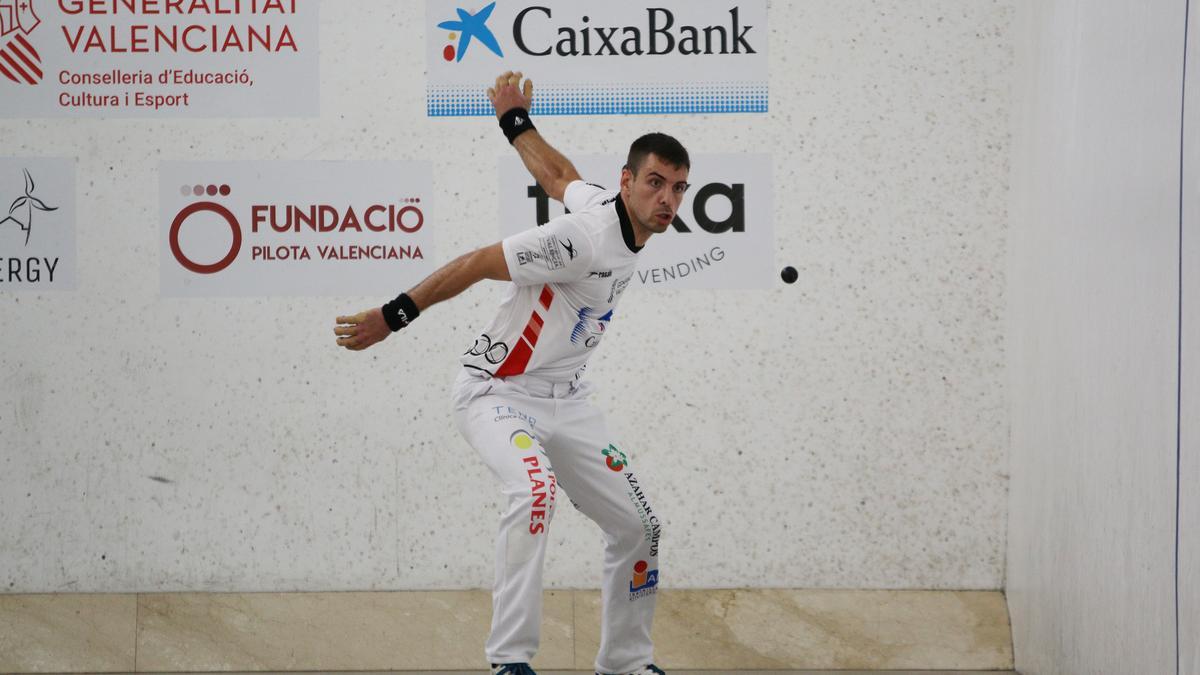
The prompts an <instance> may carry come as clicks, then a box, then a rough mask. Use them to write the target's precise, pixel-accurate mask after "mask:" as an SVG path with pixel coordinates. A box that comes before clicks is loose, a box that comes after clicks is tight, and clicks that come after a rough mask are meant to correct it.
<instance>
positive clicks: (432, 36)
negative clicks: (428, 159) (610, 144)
mask: <svg viewBox="0 0 1200 675" xmlns="http://www.w3.org/2000/svg"><path fill="white" fill-rule="evenodd" d="M425 23H426V26H425V44H426V47H425V52H426V70H427V72H428V84H427V99H426V101H427V102H426V111H427V114H428V115H429V116H431V117H443V116H467V115H491V114H493V112H492V108H491V103H490V102H489V101H488V99H487V94H486V91H487V87H488V86H489V85H490V83H491V82H493V81H494V80H495V78H496V76H497V75H499V74H500V73H502V72H504V71H506V70H512V71H521V72H523V73H525V74H526V75H527V76H529V77H531V78H532V79H533V81H534V101H533V110H532V111H530V112H532V113H533V114H535V115H586V114H637V113H657V114H662V113H718V112H766V111H767V39H768V33H769V31H768V25H767V2H766V0H658V1H655V2H646V1H638V0H621V2H595V1H594V0H554V2H538V1H537V0H426V2H425Z"/></svg>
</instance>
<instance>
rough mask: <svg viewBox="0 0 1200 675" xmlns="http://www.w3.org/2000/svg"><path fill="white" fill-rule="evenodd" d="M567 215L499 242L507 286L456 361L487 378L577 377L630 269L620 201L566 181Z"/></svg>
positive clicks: (629, 232) (627, 227)
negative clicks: (492, 314) (508, 280)
mask: <svg viewBox="0 0 1200 675" xmlns="http://www.w3.org/2000/svg"><path fill="white" fill-rule="evenodd" d="M563 204H564V205H565V206H566V207H567V211H568V213H566V214H564V215H562V216H559V217H558V218H554V219H553V220H551V221H550V222H548V223H546V224H545V225H543V226H541V227H535V228H532V229H529V230H526V231H524V232H521V233H520V234H515V235H513V236H511V237H508V238H507V239H505V240H504V241H503V247H504V259H505V261H506V262H507V263H508V272H509V275H510V276H511V277H512V283H511V284H510V285H509V286H508V288H507V289H506V290H505V293H504V298H503V300H502V301H501V303H500V309H499V311H498V312H496V316H495V318H493V319H492V321H491V323H489V324H488V325H487V327H486V328H485V329H484V330H483V333H481V334H480V336H479V337H478V338H476V339H475V344H474V345H472V347H471V348H470V349H469V350H467V352H466V353H465V354H463V357H462V363H463V365H464V366H466V367H467V368H473V369H477V370H482V371H486V372H488V373H490V374H491V375H492V376H494V377H508V376H510V375H532V376H534V377H539V378H542V379H545V380H548V381H551V382H565V381H568V380H571V379H574V378H577V377H579V375H581V374H582V371H583V368H584V366H585V365H586V363H587V360H588V357H589V356H591V355H592V352H593V351H595V349H596V347H597V346H598V345H599V344H600V340H601V338H603V337H604V333H605V332H607V330H608V325H609V322H610V321H612V319H613V313H614V310H615V309H616V306H617V302H618V300H620V298H621V294H622V293H624V292H625V289H626V288H627V287H628V285H629V281H630V279H632V278H633V274H634V272H635V270H636V268H637V252H638V251H640V250H641V247H640V246H636V245H635V244H634V235H633V227H632V225H631V224H630V221H629V215H628V213H627V211H626V209H625V204H624V203H623V202H622V200H621V197H620V193H619V192H615V191H611V190H605V189H604V188H602V187H600V186H598V185H594V184H591V183H584V182H583V181H578V180H577V181H573V182H572V183H571V184H570V185H568V186H567V189H566V191H565V193H564V194H563Z"/></svg>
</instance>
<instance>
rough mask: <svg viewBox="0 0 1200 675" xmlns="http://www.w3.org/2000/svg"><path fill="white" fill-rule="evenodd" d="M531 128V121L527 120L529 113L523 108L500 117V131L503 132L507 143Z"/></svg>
mask: <svg viewBox="0 0 1200 675" xmlns="http://www.w3.org/2000/svg"><path fill="white" fill-rule="evenodd" d="M533 128H534V127H533V121H532V120H530V119H529V111H528V110H526V109H524V108H513V109H512V110H509V111H508V112H506V113H504V114H503V115H501V116H500V130H501V131H503V132H504V136H505V137H506V138H508V142H509V143H512V142H513V141H514V140H516V138H517V136H520V135H521V134H523V133H525V132H526V131H529V130H530V129H533Z"/></svg>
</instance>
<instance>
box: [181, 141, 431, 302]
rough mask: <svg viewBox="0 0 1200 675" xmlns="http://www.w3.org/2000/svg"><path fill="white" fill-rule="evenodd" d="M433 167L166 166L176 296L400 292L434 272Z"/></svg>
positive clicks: (345, 164) (372, 164) (413, 164)
mask: <svg viewBox="0 0 1200 675" xmlns="http://www.w3.org/2000/svg"><path fill="white" fill-rule="evenodd" d="M432 174H433V170H432V166H431V163H430V162H416V161H414V162H163V163H161V164H160V170H159V176H160V177H159V205H160V219H159V220H160V229H161V234H162V241H161V245H160V251H161V255H160V260H161V263H160V267H161V270H160V274H161V283H162V294H163V295H166V296H322V295H379V294H380V293H394V292H395V289H397V288H407V287H409V286H413V285H415V284H416V283H417V282H419V281H421V280H422V279H424V278H425V277H426V276H428V275H429V274H430V273H431V272H433V270H434V267H435V265H434V256H433V240H434V237H433V233H432V229H433V224H432V222H431V220H430V217H429V215H430V206H431V204H430V195H431V194H432V193H433V189H432V180H433V179H432Z"/></svg>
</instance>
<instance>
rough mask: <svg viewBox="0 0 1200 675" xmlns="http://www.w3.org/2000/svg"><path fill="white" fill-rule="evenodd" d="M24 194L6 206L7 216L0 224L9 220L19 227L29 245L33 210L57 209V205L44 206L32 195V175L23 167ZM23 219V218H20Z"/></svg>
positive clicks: (44, 204)
mask: <svg viewBox="0 0 1200 675" xmlns="http://www.w3.org/2000/svg"><path fill="white" fill-rule="evenodd" d="M24 171H25V196H24V197H17V198H16V200H14V201H13V203H12V206H10V207H8V216H6V217H5V218H4V220H0V225H5V224H7V223H8V222H9V221H10V220H11V221H12V222H14V223H16V224H17V225H19V226H20V227H21V229H22V230H24V231H25V245H26V246H28V245H29V235H30V234H32V233H33V212H34V211H57V210H58V207H57V206H46V203H45V202H43V201H42V200H40V199H38V198H37V197H34V196H33V188H34V187H35V186H34V182H33V176H31V175H29V170H28V169H25V170H24ZM22 219H24V220H22Z"/></svg>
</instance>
